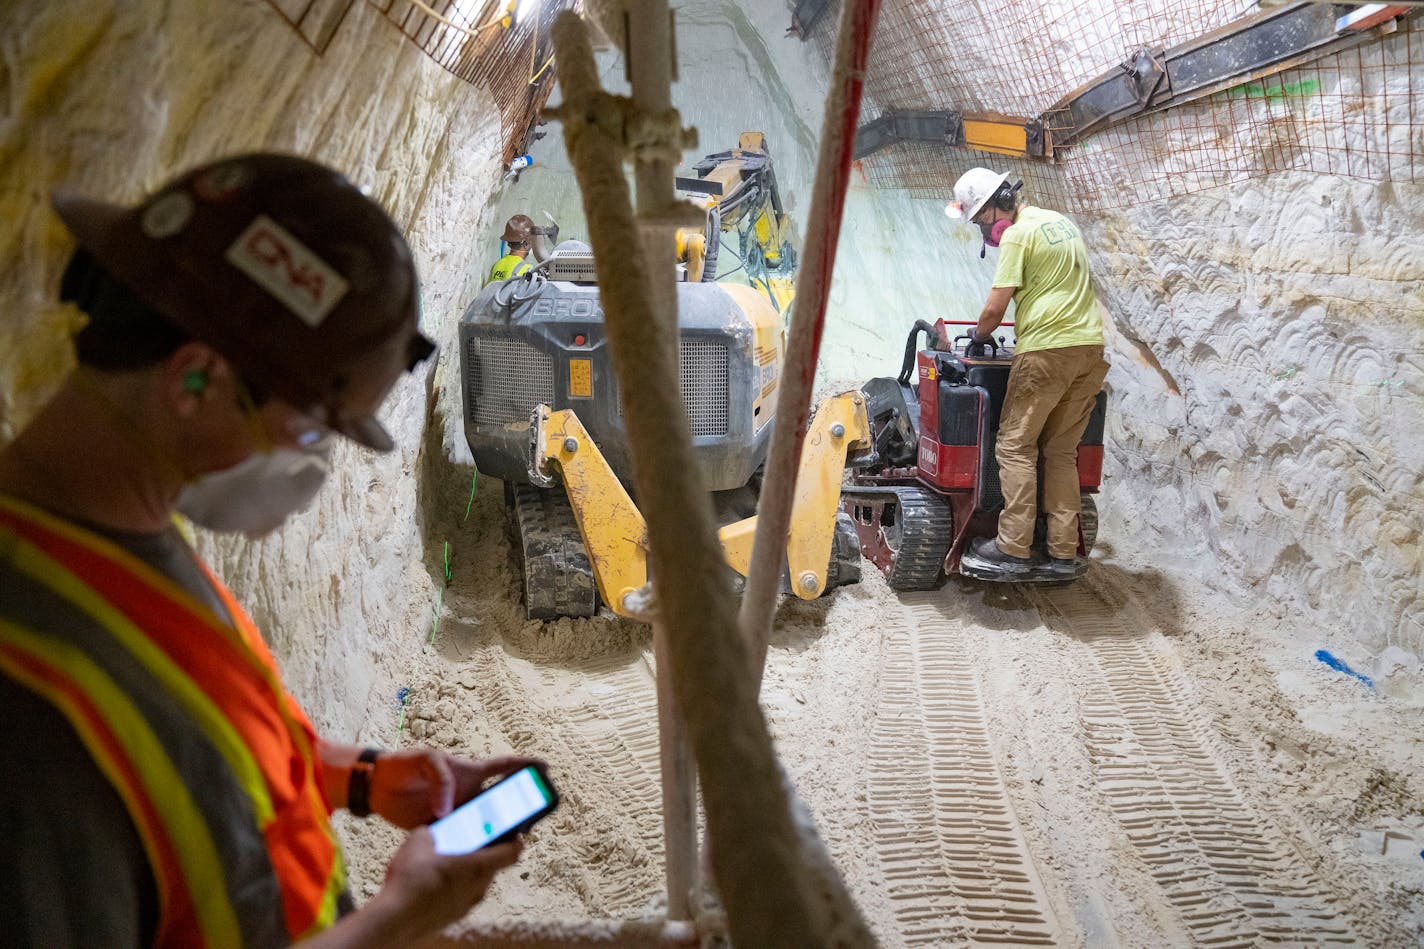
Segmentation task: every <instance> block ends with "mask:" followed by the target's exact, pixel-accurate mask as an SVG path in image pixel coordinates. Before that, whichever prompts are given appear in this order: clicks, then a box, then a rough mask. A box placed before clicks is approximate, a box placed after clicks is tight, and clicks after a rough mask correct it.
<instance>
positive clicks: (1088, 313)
mask: <svg viewBox="0 0 1424 949" xmlns="http://www.w3.org/2000/svg"><path fill="white" fill-rule="evenodd" d="M994 286H995V287H996V288H997V287H1014V288H1016V289H1015V292H1014V303H1015V304H1016V308H1015V310H1014V335H1015V336H1016V337H1018V344H1017V345H1016V346H1015V347H1014V351H1015V352H1019V353H1029V352H1034V351H1035V350H1040V349H1062V348H1063V347H1065V346H1101V345H1102V344H1103V319H1102V316H1101V315H1100V313H1099V312H1098V300H1097V298H1096V297H1094V296H1093V276H1092V274H1091V273H1089V272H1088V247H1087V245H1086V244H1084V243H1083V233H1082V232H1081V231H1079V230H1078V226H1077V225H1076V224H1074V223H1073V222H1072V221H1070V220H1068V219H1067V218H1066V217H1064V216H1063V215H1061V214H1059V213H1058V212H1057V211H1047V210H1044V209H1043V208H1034V207H1024V208H1022V209H1020V210H1019V214H1018V217H1017V218H1015V219H1014V223H1013V224H1012V225H1011V226H1010V227H1009V229H1008V230H1006V231H1004V234H1003V236H1002V237H1001V238H999V265H998V267H997V268H995V270H994Z"/></svg>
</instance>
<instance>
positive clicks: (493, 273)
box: [485, 254, 529, 285]
mask: <svg viewBox="0 0 1424 949" xmlns="http://www.w3.org/2000/svg"><path fill="white" fill-rule="evenodd" d="M528 270H529V261H527V260H525V259H524V258H523V257H520V256H519V255H518V254H506V255H505V256H503V257H501V258H500V259H499V260H497V261H495V265H494V267H493V268H492V269H491V270H490V272H489V276H488V277H487V278H485V283H486V284H487V285H488V284H491V283H494V282H495V281H496V280H508V279H509V278H510V277H517V276H519V275H520V274H522V273H525V272H526V271H528Z"/></svg>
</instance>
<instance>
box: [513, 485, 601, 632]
mask: <svg viewBox="0 0 1424 949" xmlns="http://www.w3.org/2000/svg"><path fill="white" fill-rule="evenodd" d="M513 488H514V523H515V528H516V532H517V534H518V537H517V539H518V542H519V545H520V548H521V560H522V562H523V567H524V608H525V613H526V615H527V616H529V618H530V619H554V618H556V617H559V616H592V615H594V614H595V613H596V612H597V611H598V590H597V585H596V584H595V583H594V579H593V567H592V565H591V564H590V563H589V559H588V551H586V550H585V549H584V546H583V537H582V535H581V534H579V529H578V520H577V519H576V518H575V517H574V511H573V507H572V506H570V504H569V499H568V496H567V495H565V494H564V491H563V488H552V489H541V488H536V487H533V486H532V485H527V484H516V485H513Z"/></svg>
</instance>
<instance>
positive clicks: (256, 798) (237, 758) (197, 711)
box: [6, 532, 274, 829]
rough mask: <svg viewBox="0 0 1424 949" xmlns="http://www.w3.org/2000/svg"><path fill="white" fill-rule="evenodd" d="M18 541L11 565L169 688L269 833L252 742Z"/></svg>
mask: <svg viewBox="0 0 1424 949" xmlns="http://www.w3.org/2000/svg"><path fill="white" fill-rule="evenodd" d="M6 533H8V532H6ZM17 540H18V543H17V544H16V546H15V549H14V550H13V552H12V554H11V559H10V563H11V565H12V566H13V567H14V568H15V569H16V570H18V571H19V572H21V573H23V574H25V575H26V576H28V577H29V578H30V579H32V580H34V581H35V582H36V583H38V584H40V585H41V586H47V587H49V588H50V589H51V590H54V591H55V592H56V593H58V594H59V595H60V596H62V597H64V599H66V600H68V601H69V602H70V603H72V604H74V605H75V606H76V607H78V608H79V609H80V610H81V611H83V612H84V613H86V614H87V615H88V616H89V617H90V618H91V619H93V620H94V621H95V622H96V623H98V624H99V625H101V626H103V627H104V628H105V629H107V630H108V631H109V632H111V633H112V634H113V635H114V638H115V639H117V640H118V641H119V643H120V645H122V646H123V647H124V649H126V650H127V651H128V652H129V654H130V655H132V656H133V657H134V658H135V659H137V660H138V662H139V664H140V665H142V666H143V667H144V668H145V669H147V670H148V672H149V673H150V674H152V675H153V677H154V678H155V679H157V680H158V681H159V682H161V683H163V685H164V687H165V688H167V689H168V691H169V693H170V694H171V695H172V696H173V697H174V698H175V699H177V700H178V702H179V704H180V705H182V706H183V708H184V710H185V711H187V712H188V713H189V714H190V715H192V716H193V720H194V722H195V723H196V724H197V725H198V727H199V728H201V729H202V730H203V734H204V735H206V736H207V738H208V740H209V741H211V742H212V743H213V746H214V747H215V748H217V750H218V753H219V754H221V755H222V756H223V760H225V761H226V762H227V763H228V766H229V767H230V768H232V771H233V774H234V776H235V777H236V778H237V780H238V782H239V783H240V784H241V785H242V788H243V790H245V791H246V792H247V796H248V798H249V799H251V801H252V810H253V813H254V814H255V815H256V817H257V823H258V826H259V827H261V828H263V829H265V828H266V827H267V825H268V824H270V823H271V822H272V818H273V816H274V811H273V807H272V796H271V794H270V793H269V792H268V789H267V780H266V778H264V777H263V775H262V768H261V766H260V765H258V763H257V759H256V758H254V757H253V756H252V752H251V750H250V749H249V748H248V747H247V742H245V741H243V739H242V736H241V735H239V734H238V732H237V729H236V728H235V727H233V724H232V722H231V721H229V720H228V717H227V716H226V715H224V714H223V712H222V710H221V709H220V708H218V706H217V705H216V704H214V702H213V701H212V699H210V698H208V695H207V693H206V692H204V691H203V690H202V689H201V688H200V687H199V686H198V684H197V683H196V682H194V681H193V680H192V678H190V677H189V676H188V674H187V673H186V672H184V671H183V670H182V669H181V668H179V666H178V664H177V663H175V662H174V661H173V660H172V659H171V658H170V657H169V656H168V654H167V653H165V652H164V651H163V650H162V649H160V648H158V646H157V645H155V644H154V642H153V641H152V640H151V639H149V638H148V637H147V636H145V635H144V634H143V632H142V631H141V630H139V628H138V627H137V626H135V625H134V624H133V623H132V622H130V620H129V618H128V617H127V616H125V615H124V614H123V613H121V612H119V611H118V610H117V609H115V607H114V606H113V604H111V603H109V601H107V600H105V599H104V598H103V597H102V596H100V595H99V594H98V593H97V592H95V590H94V589H93V588H92V587H90V586H89V585H88V584H86V583H84V582H83V581H82V580H80V579H79V578H78V577H76V576H75V575H74V574H73V573H72V572H71V571H70V570H68V569H67V568H66V567H65V566H64V565H63V564H61V563H60V562H59V561H57V560H55V559H53V558H51V557H49V556H48V555H46V554H45V553H44V552H43V551H41V550H40V549H39V548H37V547H35V546H34V545H33V544H30V543H29V542H27V541H25V540H23V539H20V538H17Z"/></svg>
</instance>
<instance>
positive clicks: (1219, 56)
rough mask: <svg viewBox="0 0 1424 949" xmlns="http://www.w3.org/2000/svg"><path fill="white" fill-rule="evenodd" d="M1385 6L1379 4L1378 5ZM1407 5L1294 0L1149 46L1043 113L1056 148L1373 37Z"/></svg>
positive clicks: (1403, 13)
mask: <svg viewBox="0 0 1424 949" xmlns="http://www.w3.org/2000/svg"><path fill="white" fill-rule="evenodd" d="M1375 8H1378V9H1375ZM1408 12H1409V10H1408V8H1407V7H1405V6H1403V5H1401V4H1371V5H1369V7H1368V8H1360V10H1359V11H1358V14H1351V15H1347V16H1339V15H1338V12H1337V11H1336V9H1335V8H1334V6H1332V5H1330V4H1324V3H1292V4H1289V5H1286V6H1282V7H1279V8H1277V9H1274V10H1270V11H1268V12H1266V13H1261V14H1258V15H1256V16H1254V17H1250V18H1247V19H1244V20H1240V21H1237V22H1236V23H1232V24H1229V25H1227V26H1225V27H1223V28H1221V29H1219V30H1215V31H1213V32H1211V33H1208V34H1206V35H1205V36H1202V37H1200V38H1198V39H1195V40H1193V41H1191V42H1189V43H1184V44H1182V45H1180V46H1176V47H1173V48H1172V49H1169V50H1162V49H1160V48H1159V49H1153V48H1148V47H1142V48H1139V49H1138V50H1136V51H1135V52H1134V53H1133V54H1132V56H1131V57H1130V58H1129V59H1128V60H1127V62H1125V63H1123V64H1122V65H1120V66H1119V67H1118V68H1117V69H1115V70H1113V71H1112V72H1109V73H1105V74H1104V75H1102V76H1099V77H1098V78H1097V79H1095V80H1093V81H1092V82H1090V83H1088V84H1086V85H1084V86H1081V87H1079V88H1078V89H1076V90H1074V91H1073V92H1072V93H1070V94H1069V95H1068V96H1066V97H1064V98H1063V99H1062V100H1060V101H1059V102H1058V103H1057V104H1056V105H1054V106H1053V108H1051V109H1049V110H1048V111H1047V112H1046V113H1045V114H1044V119H1045V125H1046V126H1047V128H1048V129H1049V131H1050V133H1051V139H1052V141H1051V147H1053V148H1063V147H1066V146H1069V145H1073V144H1076V143H1077V142H1080V141H1082V140H1083V139H1085V138H1087V137H1088V136H1089V135H1092V134H1093V133H1094V132H1097V131H1100V130H1101V129H1103V128H1105V127H1106V126H1108V125H1110V124H1113V123H1115V122H1120V121H1122V120H1123V119H1127V118H1131V117H1132V116H1136V115H1141V114H1143V113H1146V112H1155V111H1157V110H1159V109H1166V108H1171V107H1173V106H1178V105H1182V104H1183V103H1186V102H1191V101H1193V100H1195V99H1200V98H1203V97H1204V96H1209V95H1212V94H1214V93H1217V92H1221V91H1222V90H1225V89H1229V88H1231V87H1232V86H1236V85H1239V84H1241V83H1243V82H1249V81H1251V80H1255V79H1259V78H1261V77H1262V76H1266V75H1270V74H1272V73H1275V72H1280V71H1282V70H1285V69H1289V68H1291V67H1293V66H1298V65H1300V64H1301V63H1302V62H1305V61H1308V60H1311V59H1316V58H1319V57H1321V56H1324V55H1326V54H1328V53H1335V52H1339V51H1340V50H1343V49H1347V48H1349V47H1351V46H1355V45H1358V44H1360V43H1363V42H1366V41H1367V40H1368V39H1369V38H1370V34H1369V33H1367V32H1365V30H1367V29H1369V28H1373V27H1376V26H1379V25H1381V24H1385V25H1386V26H1388V25H1392V23H1391V21H1393V20H1394V19H1395V18H1396V17H1399V16H1402V15H1405V14H1407V13H1408Z"/></svg>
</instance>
